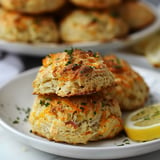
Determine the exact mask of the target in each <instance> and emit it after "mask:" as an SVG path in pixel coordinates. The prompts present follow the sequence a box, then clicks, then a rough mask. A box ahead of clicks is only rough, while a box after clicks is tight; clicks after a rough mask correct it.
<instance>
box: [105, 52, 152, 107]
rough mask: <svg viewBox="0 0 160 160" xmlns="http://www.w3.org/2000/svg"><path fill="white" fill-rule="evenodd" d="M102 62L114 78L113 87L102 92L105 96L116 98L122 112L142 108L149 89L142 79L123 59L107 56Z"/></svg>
mask: <svg viewBox="0 0 160 160" xmlns="http://www.w3.org/2000/svg"><path fill="white" fill-rule="evenodd" d="M104 61H105V63H106V65H107V67H108V69H109V70H110V71H111V72H112V74H113V75H114V77H115V86H113V87H110V88H107V89H105V90H103V91H104V92H105V93H106V95H107V94H109V95H110V96H111V97H114V98H116V99H117V100H118V102H119V105H120V108H121V109H122V110H134V109H137V108H140V107H142V106H144V104H145V102H146V100H147V99H148V97H149V88H148V85H147V84H146V82H145V81H144V79H143V78H142V77H141V76H140V75H139V74H138V73H137V72H136V71H134V69H133V68H131V66H130V65H129V64H128V63H127V62H126V61H125V60H123V59H119V58H118V57H116V56H114V55H108V56H105V57H104Z"/></svg>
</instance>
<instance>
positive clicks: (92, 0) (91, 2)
mask: <svg viewBox="0 0 160 160" xmlns="http://www.w3.org/2000/svg"><path fill="white" fill-rule="evenodd" d="M70 1H71V2H72V3H74V4H75V5H77V6H81V7H86V8H92V9H96V8H98V9H102V8H108V7H112V6H114V5H118V4H120V3H121V0H70Z"/></svg>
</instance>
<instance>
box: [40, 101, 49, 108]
mask: <svg viewBox="0 0 160 160" xmlns="http://www.w3.org/2000/svg"><path fill="white" fill-rule="evenodd" d="M40 105H41V106H43V105H44V106H46V107H48V106H49V105H50V103H49V102H45V100H40Z"/></svg>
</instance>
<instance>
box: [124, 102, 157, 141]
mask: <svg viewBox="0 0 160 160" xmlns="http://www.w3.org/2000/svg"><path fill="white" fill-rule="evenodd" d="M124 129H125V132H126V134H127V135H128V137H129V138H130V139H132V140H134V141H149V140H153V139H157V138H160V104H154V105H150V106H146V107H144V108H141V109H138V110H136V111H133V112H132V113H130V114H129V115H128V116H126V117H125V120H124Z"/></svg>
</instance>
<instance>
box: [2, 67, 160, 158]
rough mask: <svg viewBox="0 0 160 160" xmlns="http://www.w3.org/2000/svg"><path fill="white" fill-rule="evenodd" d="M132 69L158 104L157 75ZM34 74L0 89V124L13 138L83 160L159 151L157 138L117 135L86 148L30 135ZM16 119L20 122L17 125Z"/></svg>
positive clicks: (149, 71) (57, 153)
mask: <svg viewBox="0 0 160 160" xmlns="http://www.w3.org/2000/svg"><path fill="white" fill-rule="evenodd" d="M135 69H136V70H137V71H138V72H139V73H140V74H141V75H142V76H143V77H144V79H145V80H146V82H147V83H148V85H149V86H150V93H151V96H150V99H149V102H148V103H156V102H159V101H160V99H159V97H160V90H159V79H160V74H158V73H157V72H153V71H151V70H146V69H143V68H139V67H135ZM36 73H37V68H36V69H32V70H30V71H27V72H25V73H23V74H21V75H19V76H18V77H17V78H15V79H14V80H12V81H10V82H9V83H8V84H7V85H6V86H4V87H3V88H1V90H0V117H1V119H0V124H1V125H2V126H3V127H4V128H6V129H7V130H8V131H9V133H10V134H11V135H13V136H15V139H17V140H20V141H22V142H23V143H25V144H28V145H30V146H32V147H34V148H37V149H39V150H42V151H45V152H48V153H53V154H56V155H60V156H66V157H72V158H82V159H116V158H125V157H131V156H137V155H141V154H145V153H149V152H152V151H155V150H158V149H160V139H157V140H153V141H149V142H143V143H137V142H133V141H131V140H130V139H129V138H128V137H125V136H124V135H120V136H118V137H117V138H114V139H113V140H103V141H99V142H90V143H88V144H87V145H69V144H64V143H56V142H53V141H52V142H51V141H48V140H46V139H45V138H41V137H38V136H36V135H34V134H32V133H30V125H29V123H28V122H27V121H26V118H27V115H28V113H29V112H28V111H29V110H28V108H31V106H32V103H33V99H34V98H35V97H34V96H33V95H32V81H33V79H34V78H35V76H36ZM17 120H18V121H19V123H16V121H17ZM13 122H14V123H13Z"/></svg>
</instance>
